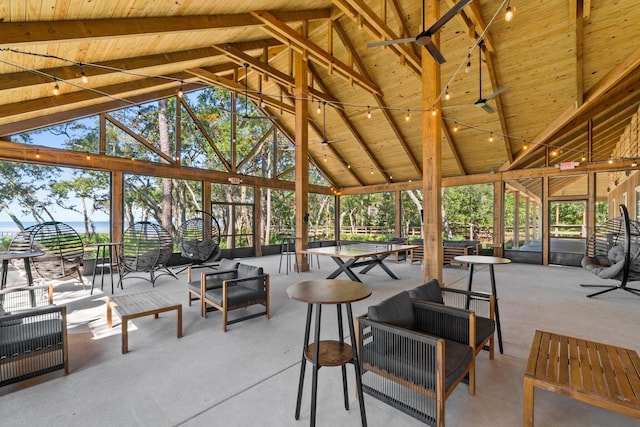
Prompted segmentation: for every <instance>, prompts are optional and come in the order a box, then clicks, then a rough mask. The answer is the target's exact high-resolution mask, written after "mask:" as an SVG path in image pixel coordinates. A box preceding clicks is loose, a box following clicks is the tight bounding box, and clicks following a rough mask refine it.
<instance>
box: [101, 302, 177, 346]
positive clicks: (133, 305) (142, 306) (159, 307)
mask: <svg viewBox="0 0 640 427" xmlns="http://www.w3.org/2000/svg"><path fill="white" fill-rule="evenodd" d="M113 309H115V310H116V311H117V312H118V314H119V315H120V317H121V318H122V354H125V353H127V352H128V351H129V334H128V330H127V325H128V323H129V320H130V319H135V318H137V317H143V316H150V315H152V314H153V315H154V316H155V318H156V319H157V318H158V315H159V314H160V313H163V312H165V311H171V310H176V311H177V321H178V324H177V329H178V338H180V337H182V304H174V303H172V302H171V301H169V300H167V299H166V298H165V297H163V296H162V295H160V294H158V293H157V292H153V291H150V292H139V293H136V294H129V295H120V296H112V297H110V299H109V301H107V327H109V328H111V327H112V316H111V312H112V310H113Z"/></svg>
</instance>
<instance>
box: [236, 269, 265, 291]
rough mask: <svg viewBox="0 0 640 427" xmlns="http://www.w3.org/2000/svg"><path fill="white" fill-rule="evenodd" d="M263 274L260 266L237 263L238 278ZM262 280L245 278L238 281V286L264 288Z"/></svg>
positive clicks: (255, 288) (253, 288) (254, 288)
mask: <svg viewBox="0 0 640 427" xmlns="http://www.w3.org/2000/svg"><path fill="white" fill-rule="evenodd" d="M263 274H264V270H263V269H262V267H256V266H253V265H247V264H239V265H238V279H242V278H246V277H258V276H262V275H263ZM263 284H264V281H263V280H261V279H256V280H247V281H242V282H240V286H242V287H244V288H248V289H251V290H254V291H262V290H264V285H263Z"/></svg>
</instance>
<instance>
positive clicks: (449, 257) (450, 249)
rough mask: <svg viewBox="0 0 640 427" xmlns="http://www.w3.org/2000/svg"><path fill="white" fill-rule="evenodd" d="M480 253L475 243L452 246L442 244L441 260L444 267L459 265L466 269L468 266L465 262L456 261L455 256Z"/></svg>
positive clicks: (478, 246) (478, 245)
mask: <svg viewBox="0 0 640 427" xmlns="http://www.w3.org/2000/svg"><path fill="white" fill-rule="evenodd" d="M479 251H480V244H479V243H477V244H475V245H461V244H460V245H453V244H449V245H448V244H447V243H444V244H443V246H442V260H443V264H444V265H453V264H459V265H461V266H463V267H464V268H467V267H468V265H467V263H465V262H461V261H456V259H455V258H456V257H457V256H461V255H465V256H466V255H478V253H479Z"/></svg>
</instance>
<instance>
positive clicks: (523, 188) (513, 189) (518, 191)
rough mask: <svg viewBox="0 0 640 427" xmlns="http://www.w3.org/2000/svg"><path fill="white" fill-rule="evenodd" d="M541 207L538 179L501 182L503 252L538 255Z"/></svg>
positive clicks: (539, 249) (540, 248)
mask: <svg viewBox="0 0 640 427" xmlns="http://www.w3.org/2000/svg"><path fill="white" fill-rule="evenodd" d="M541 206H542V179H541V178H535V179H521V180H513V181H506V182H505V195H504V248H505V250H512V251H523V252H542V241H541V238H542V215H541V211H540V209H541Z"/></svg>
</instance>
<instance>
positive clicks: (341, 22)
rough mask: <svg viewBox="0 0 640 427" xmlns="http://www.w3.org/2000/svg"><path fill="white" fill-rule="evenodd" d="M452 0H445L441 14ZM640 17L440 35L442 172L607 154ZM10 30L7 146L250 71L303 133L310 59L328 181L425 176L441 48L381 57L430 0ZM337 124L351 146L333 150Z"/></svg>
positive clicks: (403, 49) (480, 5) (628, 8)
mask: <svg viewBox="0 0 640 427" xmlns="http://www.w3.org/2000/svg"><path fill="white" fill-rule="evenodd" d="M426 1H431V0H426ZM507 3H510V6H511V7H512V9H515V11H516V13H515V16H514V18H513V20H511V21H510V22H506V21H505V19H504V9H505V6H506V5H507ZM453 4H454V1H453V0H441V1H440V3H439V7H440V14H443V13H444V12H446V11H447V10H448V9H449V8H450V7H451V6H452V5H453ZM639 22H640V2H638V1H637V0H616V1H600V2H592V1H589V0H569V1H566V2H552V1H525V0H511V1H510V2H508V1H507V0H473V1H472V2H471V3H470V4H469V5H468V6H467V7H465V8H464V9H463V11H462V12H461V13H460V14H458V15H457V16H456V17H455V18H454V19H452V20H451V21H449V22H448V23H447V24H446V25H445V26H444V27H443V28H442V29H441V31H440V32H439V37H440V46H441V48H440V50H441V52H442V53H443V55H444V56H445V58H446V59H447V61H446V62H445V63H444V64H442V66H441V71H442V78H441V80H442V88H441V102H442V110H441V111H438V114H441V117H442V121H443V135H442V139H443V150H442V155H443V158H442V171H443V176H444V177H453V176H460V175H471V174H481V173H490V172H492V171H500V170H510V169H523V168H532V167H544V166H545V165H553V164H555V163H558V162H561V161H579V162H584V161H593V162H601V161H606V160H608V159H609V157H610V156H611V153H612V150H613V147H614V146H615V144H616V143H617V141H618V139H619V138H620V135H621V133H622V132H623V130H624V127H625V126H626V125H627V124H628V123H629V118H630V116H631V115H632V114H634V113H636V112H637V110H638V103H639V102H640V90H638V89H640V87H639V86H640V39H639V38H638V37H637V34H638V32H639V30H640V28H639V27H640V24H639ZM428 24H429V25H430V23H428ZM0 30H1V32H0V33H1V34H2V37H0V74H1V75H2V78H1V79H0V135H4V136H8V135H11V134H15V133H18V132H22V131H26V130H30V129H34V128H37V127H41V126H44V125H47V124H51V123H56V122H61V121H65V120H69V119H71V118H75V117H84V116H88V115H92V114H96V113H98V112H102V111H108V110H112V109H115V108H119V107H122V106H126V105H129V104H131V103H137V102H141V101H148V100H153V99H157V98H159V97H165V96H169V95H172V94H175V93H176V92H177V90H178V89H179V87H180V86H183V87H184V89H186V90H193V89H197V88H199V87H204V86H207V85H219V86H223V87H227V88H230V89H232V90H238V91H240V92H242V91H243V89H244V84H245V83H244V80H243V78H244V70H243V64H245V63H246V64H249V68H248V87H249V92H250V97H251V98H252V99H254V100H256V101H258V100H262V101H264V112H265V113H266V114H269V115H275V116H277V125H278V126H279V128H280V129H282V130H283V131H284V132H286V133H288V134H289V135H293V133H294V131H293V129H294V116H293V111H294V109H293V99H292V94H293V70H292V68H293V65H292V64H293V60H292V58H293V52H296V51H297V52H303V53H304V54H305V55H306V56H307V57H308V58H309V61H310V78H309V81H310V91H309V93H310V96H311V99H310V100H309V109H310V119H311V121H312V122H311V123H310V131H309V135H310V136H309V152H310V154H311V156H312V157H313V158H314V161H315V163H316V164H318V165H319V166H320V168H321V169H322V171H323V172H324V173H325V174H326V176H327V177H328V178H329V180H330V182H331V183H333V184H334V185H335V186H336V187H337V188H349V187H359V186H367V185H379V184H385V183H390V182H406V181H409V180H419V179H421V177H422V159H421V153H422V148H421V145H422V140H421V136H422V130H421V126H420V122H421V121H420V119H419V115H420V114H422V111H421V99H420V98H421V92H422V88H421V80H420V74H421V69H420V57H421V55H423V54H428V53H426V50H424V49H423V48H420V47H418V46H416V45H415V43H406V44H397V45H392V46H387V47H371V48H369V47H367V43H369V42H373V41H377V40H383V39H394V38H401V37H411V36H415V35H416V34H418V33H419V32H420V31H421V30H422V4H421V2H419V1H413V0H412V1H407V0H349V1H347V0H333V1H329V0H308V1H305V2H299V1H293V0H269V1H266V0H245V1H242V2H239V1H236V2H229V1H223V0H219V1H189V0H184V1H174V0H170V1H169V0H154V1H149V0H119V1H111V2H106V1H93V2H75V1H72V2H70V1H56V0H46V1H42V0H0ZM481 36H482V41H483V43H482V44H481V45H482V53H480V47H479V43H478V40H480V38H481ZM468 64H469V65H468ZM81 72H83V73H84V74H86V75H87V77H88V78H89V80H88V83H83V82H82V80H81V77H82V75H81ZM480 75H481V76H482V78H481V79H480ZM54 80H55V82H54ZM56 83H57V84H58V85H59V88H60V94H59V95H57V96H53V95H52V89H53V86H54V84H56ZM480 84H481V87H482V93H480ZM499 89H501V90H504V92H502V93H501V94H500V95H498V96H497V97H496V98H495V99H492V100H490V101H489V102H488V103H489V105H490V106H491V107H492V109H493V110H495V113H491V114H490V113H487V112H486V111H485V110H483V109H482V108H478V107H477V106H475V105H474V103H475V102H476V100H478V99H479V98H482V97H487V96H489V95H490V94H492V93H493V92H495V91H498V90H499ZM447 94H448V95H449V96H448V97H447V96H446V95H447ZM318 106H320V107H321V108H326V126H323V117H324V115H323V114H317V113H316V110H317V108H318ZM369 113H370V118H369ZM427 113H429V114H430V113H431V112H427ZM407 116H409V117H408V118H409V119H408V120H407ZM323 127H324V128H325V129H326V139H327V140H329V141H339V142H335V143H331V144H328V145H327V144H322V143H321V141H322V139H323V135H322V129H323ZM325 159H326V161H325Z"/></svg>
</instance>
